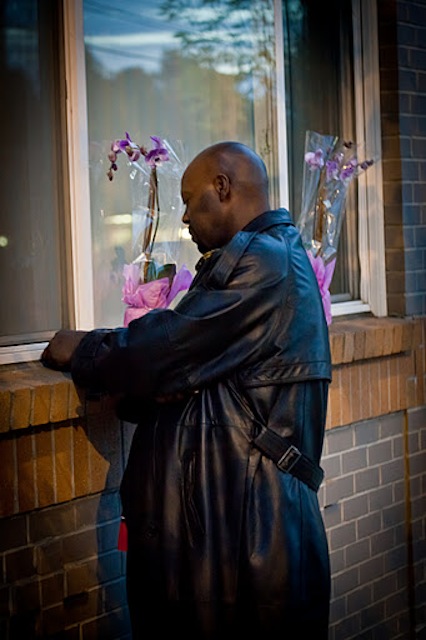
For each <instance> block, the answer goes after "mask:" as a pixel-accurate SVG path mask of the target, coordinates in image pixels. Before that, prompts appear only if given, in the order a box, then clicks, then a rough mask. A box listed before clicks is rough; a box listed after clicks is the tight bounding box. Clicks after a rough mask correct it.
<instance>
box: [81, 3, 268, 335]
mask: <svg viewBox="0 0 426 640" xmlns="http://www.w3.org/2000/svg"><path fill="white" fill-rule="evenodd" d="M83 7H84V31H85V50H86V74H87V92H88V119H89V123H88V124H89V140H90V147H89V153H90V197H91V216H92V218H91V219H92V233H93V261H94V290H95V325H97V326H100V325H103V326H116V325H118V324H121V323H122V319H123V311H124V305H123V303H122V302H121V287H122V268H123V264H124V263H125V262H130V261H131V260H132V259H134V258H135V257H136V256H135V247H134V229H133V226H134V222H135V219H136V217H137V216H134V215H133V216H132V213H133V212H134V210H135V206H136V205H135V203H136V204H137V203H138V193H137V191H138V189H139V186H138V182H137V179H136V178H135V175H134V173H132V169H131V167H127V168H126V166H125V162H120V166H119V170H118V171H117V173H116V175H115V177H114V180H113V182H109V181H108V179H107V177H106V172H107V169H108V166H109V163H108V160H107V154H108V151H109V146H110V142H111V140H113V139H115V138H121V137H124V133H125V132H126V131H127V132H129V133H130V134H131V136H132V138H133V139H134V140H135V141H137V142H138V143H139V144H146V145H147V146H149V144H150V136H151V135H157V136H160V137H162V138H165V139H167V140H168V141H169V142H170V144H171V145H172V146H173V148H176V149H177V150H179V153H180V155H181V157H182V160H183V162H184V163H187V162H188V161H189V160H191V159H192V157H193V156H194V155H195V154H196V153H197V152H198V151H200V150H201V149H203V148H204V147H206V146H207V145H209V144H212V143H214V142H217V141H220V140H239V141H241V142H243V143H246V144H248V145H250V146H251V147H254V148H255V149H256V150H257V151H258V152H259V153H260V154H261V155H262V157H263V158H264V160H265V162H266V164H267V166H268V169H269V172H270V175H271V178H272V180H271V183H272V187H271V189H272V197H273V198H274V197H275V194H276V184H277V181H278V177H277V168H276V167H277V142H276V124H275V121H276V96H275V80H274V78H275V37H274V3H273V0H252V1H251V2H247V1H246V0H241V1H240V2H238V1H237V2H236V1H235V0H232V1H231V0H218V1H217V2H214V3H211V2H206V1H203V0H192V2H185V3H182V2H180V1H178V0H161V1H160V0H151V2H149V3H141V2H140V1H139V0H126V2H124V3H121V4H120V6H118V5H117V3H116V2H114V1H113V0H108V1H104V2H102V3H99V2H98V1H97V0H84V5H83ZM120 160H123V158H120ZM132 178H133V181H132ZM159 180H161V174H160V173H159ZM160 192H161V182H160ZM181 214H182V212H181V211H177V213H176V215H179V216H181ZM180 246H181V249H180V259H179V262H180V263H185V264H186V265H187V266H188V268H190V269H191V270H193V267H194V265H195V263H196V261H197V260H198V258H199V254H198V253H197V250H196V248H195V245H193V244H192V242H191V240H189V239H188V240H185V239H183V240H182V242H181V245H180Z"/></svg>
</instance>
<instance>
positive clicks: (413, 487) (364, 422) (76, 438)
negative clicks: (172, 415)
mask: <svg viewBox="0 0 426 640" xmlns="http://www.w3.org/2000/svg"><path fill="white" fill-rule="evenodd" d="M425 327H426V320H423V319H420V318H418V319H405V320H404V319H398V318H393V319H390V318H385V319H376V318H365V317H364V318H362V319H359V320H344V319H338V320H336V321H335V322H334V323H333V325H332V326H331V330H330V342H331V349H332V357H333V376H334V378H333V382H332V384H331V387H330V403H329V411H328V416H327V432H326V441H325V448H324V459H323V464H324V467H325V471H326V478H325V481H324V483H323V485H322V487H321V490H320V500H321V504H322V508H323V513H324V518H325V522H326V526H327V532H328V537H329V543H330V550H331V563H332V571H333V599H332V603H331V622H332V626H331V630H330V634H331V635H330V640H349V639H350V638H359V637H362V638H370V637H371V638H381V637H383V638H386V640H394V639H395V640H396V639H397V638H411V637H414V636H409V635H403V634H404V633H407V629H409V628H410V625H411V628H412V629H414V627H415V625H417V626H418V627H419V628H420V625H421V624H422V621H423V623H424V622H425V621H424V619H422V618H421V615H420V614H421V611H422V610H423V612H424V609H425V606H426V595H425V586H426V584H425V530H426V523H425V508H424V500H425V497H424V496H425V493H426V492H425V486H426V477H425V470H426V464H425V445H426V433H425V419H426V396H425V385H424V381H425V380H424V378H425V351H424V344H425ZM82 400H84V399H81V398H79V397H78V395H77V394H76V393H75V389H74V387H73V385H72V382H71V380H70V378H69V376H68V375H67V374H62V373H57V372H53V371H48V370H46V369H44V368H42V367H41V365H40V364H39V363H26V364H25V365H24V364H23V365H20V366H18V367H14V368H9V367H2V368H0V416H1V420H0V459H1V463H0V486H1V487H2V491H1V494H0V637H1V638H2V640H3V639H4V640H14V639H15V638H19V639H21V638H26V639H32V638H61V639H62V638H70V639H74V638H76V639H77V638H78V640H87V639H90V638H102V640H124V639H126V638H128V633H129V624H128V612H127V607H126V601H125V578H124V573H125V567H124V562H125V557H124V556H125V554H123V553H122V552H120V551H118V550H117V536H118V528H119V519H120V502H119V497H118V486H119V482H120V479H121V475H122V472H123V468H124V462H125V459H126V457H127V453H128V446H129V442H130V439H131V435H132V432H133V426H131V425H128V424H120V423H119V422H118V421H116V419H115V417H114V415H113V413H112V411H111V407H110V406H108V404H107V403H105V402H103V403H95V402H88V403H84V404H82ZM408 447H409V449H408ZM418 637H419V638H420V637H421V636H420V635H418Z"/></svg>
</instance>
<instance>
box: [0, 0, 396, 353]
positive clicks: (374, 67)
mask: <svg viewBox="0 0 426 640" xmlns="http://www.w3.org/2000/svg"><path fill="white" fill-rule="evenodd" d="M274 9H275V25H276V61H277V64H276V73H277V131H278V162H279V172H280V175H279V190H280V203H281V204H282V206H284V207H287V208H288V206H289V203H288V200H289V195H288V194H289V185H288V161H287V157H288V156H287V133H286V120H285V115H286V110H285V104H286V101H285V91H286V88H285V77H284V47H283V33H282V3H281V0H274ZM352 13H353V22H354V34H353V38H354V75H355V110H356V137H357V140H359V141H361V140H362V141H364V144H365V157H372V158H374V159H375V163H374V164H373V166H372V167H370V168H369V169H368V171H366V172H364V173H363V174H362V175H360V176H359V177H358V179H357V183H358V203H359V211H358V215H359V254H360V255H359V257H360V267H361V286H360V291H361V299H360V300H351V301H349V302H340V303H335V304H332V315H333V317H336V316H341V315H348V314H354V313H362V312H368V311H371V312H372V313H373V314H374V315H375V316H378V317H381V316H385V315H386V314H387V304H386V277H385V237H384V214H383V186H382V185H383V178H382V164H381V126H380V93H379V55H378V44H377V8H376V3H375V2H371V1H370V0H352ZM64 37H65V66H66V70H65V71H66V86H67V143H66V148H67V150H68V162H69V180H70V209H71V221H70V224H71V234H72V269H73V273H72V279H73V300H74V313H75V317H74V324H75V327H76V328H77V329H83V330H90V329H93V328H94V299H93V278H92V273H93V270H92V238H91V223H90V187H89V150H88V120H87V96H86V76H85V53H84V29H83V0H74V1H73V2H69V1H68V0H65V1H64ZM46 344H47V343H37V344H29V345H20V346H11V347H2V348H0V364H7V363H15V362H23V361H30V360H37V359H39V358H40V355H41V353H42V351H43V349H44V348H45V346H46Z"/></svg>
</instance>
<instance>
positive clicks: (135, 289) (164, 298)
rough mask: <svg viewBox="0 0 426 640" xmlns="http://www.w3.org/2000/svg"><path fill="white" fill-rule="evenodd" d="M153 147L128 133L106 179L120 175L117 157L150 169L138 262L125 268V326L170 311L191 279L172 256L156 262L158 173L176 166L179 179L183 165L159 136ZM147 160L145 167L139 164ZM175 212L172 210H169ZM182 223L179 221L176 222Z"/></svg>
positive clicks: (117, 143) (115, 148) (118, 143)
mask: <svg viewBox="0 0 426 640" xmlns="http://www.w3.org/2000/svg"><path fill="white" fill-rule="evenodd" d="M151 140H152V142H153V146H152V148H151V149H150V150H148V149H147V147H145V146H143V145H139V144H137V143H135V142H134V141H133V140H132V138H131V137H130V134H129V133H128V132H126V133H125V138H123V139H117V140H114V141H113V142H112V143H111V149H110V151H109V153H108V160H109V162H110V166H109V169H108V171H107V177H108V179H109V180H110V181H112V180H113V179H114V175H115V172H116V171H118V164H117V161H118V156H119V155H120V154H123V155H125V156H126V158H127V160H128V162H129V163H130V164H131V165H133V167H134V168H136V169H137V170H139V171H141V172H142V173H144V174H145V173H146V169H148V194H147V206H146V207H145V216H144V217H145V220H144V224H143V231H142V233H141V237H140V240H139V242H138V243H137V244H138V252H137V256H136V258H135V259H134V260H133V261H132V263H131V264H128V265H124V272H123V275H124V285H123V298H122V300H123V302H125V303H126V304H127V309H126V312H125V316H124V324H125V326H127V325H128V323H129V322H130V321H131V320H134V319H136V318H138V317H141V316H142V315H144V314H145V313H147V312H148V311H150V310H151V309H155V308H160V307H161V308H164V307H168V306H169V304H170V303H171V302H172V301H173V299H174V298H175V297H176V295H177V294H178V293H179V291H182V290H184V289H187V288H188V287H189V285H190V283H191V281H192V275H191V274H190V272H189V271H188V269H186V267H185V266H183V267H181V269H180V270H179V271H177V269H176V263H175V261H173V260H172V259H171V258H170V256H169V260H168V261H166V262H165V263H164V262H162V263H159V261H158V260H156V259H155V251H154V247H155V241H156V237H157V231H158V228H159V223H160V198H159V177H158V171H157V170H158V169H159V168H160V167H162V166H163V165H164V164H165V163H171V164H172V163H174V165H175V168H176V170H177V172H178V174H179V175H180V174H181V173H182V171H181V163H180V161H179V158H178V156H177V154H176V153H175V152H174V150H173V149H172V147H171V146H170V145H169V144H168V143H167V142H166V141H165V140H162V139H161V138H159V137H158V136H151ZM142 158H143V159H144V163H143V165H145V167H146V168H145V167H144V166H143V165H141V164H140V163H139V161H140V160H141V159H142ZM170 208H172V207H170ZM176 223H180V219H179V218H178V219H177V220H176ZM162 253H164V251H163V252H162Z"/></svg>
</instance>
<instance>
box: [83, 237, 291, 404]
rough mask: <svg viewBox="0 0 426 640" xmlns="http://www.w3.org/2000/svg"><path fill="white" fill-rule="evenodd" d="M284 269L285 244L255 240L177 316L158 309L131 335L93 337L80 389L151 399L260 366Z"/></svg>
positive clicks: (194, 292) (86, 342)
mask: <svg viewBox="0 0 426 640" xmlns="http://www.w3.org/2000/svg"><path fill="white" fill-rule="evenodd" d="M287 269H288V259H287V248H286V246H285V242H284V241H283V240H281V241H279V240H277V239H273V238H271V237H269V236H266V237H265V236H261V237H260V238H259V237H256V238H255V240H254V241H253V242H251V244H250V248H249V249H248V250H246V251H245V253H244V254H243V255H242V256H241V257H240V258H239V260H238V262H237V264H236V265H235V268H234V269H233V270H232V271H231V273H230V274H229V277H228V278H227V281H226V282H223V283H221V282H220V281H219V282H218V281H217V279H215V278H214V275H215V267H213V270H212V271H211V273H210V274H209V276H208V277H207V279H206V280H203V279H201V284H200V285H199V286H195V287H194V288H192V289H191V290H190V291H189V292H188V293H187V294H186V295H185V296H184V297H183V298H182V300H181V302H180V303H179V305H178V306H177V307H176V308H175V309H174V310H170V309H156V310H153V311H151V312H149V313H148V314H146V315H145V316H143V317H142V318H139V319H137V320H134V321H133V322H131V323H130V325H129V327H128V328H127V329H124V328H122V329H114V330H95V331H92V332H90V333H89V334H88V335H87V336H86V337H85V339H83V341H82V342H81V343H80V346H79V348H78V349H77V351H76V354H75V356H74V359H73V363H72V374H73V378H74V380H75V382H76V383H77V384H80V386H83V387H86V388H87V387H91V388H92V389H98V390H105V391H107V392H109V393H125V394H127V393H129V394H132V395H136V396H142V397H143V396H145V397H152V396H153V395H161V394H173V393H179V392H190V391H194V390H196V389H197V388H199V387H201V386H203V385H205V384H208V383H209V382H211V381H212V380H214V379H217V378H220V377H223V376H225V375H227V374H229V373H230V372H231V371H233V370H235V369H236V368H238V367H240V366H241V365H243V364H253V363H255V362H256V361H257V359H260V358H262V359H263V357H264V356H265V355H268V354H269V352H270V350H271V349H273V343H274V335H275V332H274V326H275V323H276V322H277V321H278V320H277V314H279V309H280V308H282V306H283V304H284V300H285V294H286V291H285V289H286V275H287ZM212 283H214V284H213V285H212Z"/></svg>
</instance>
